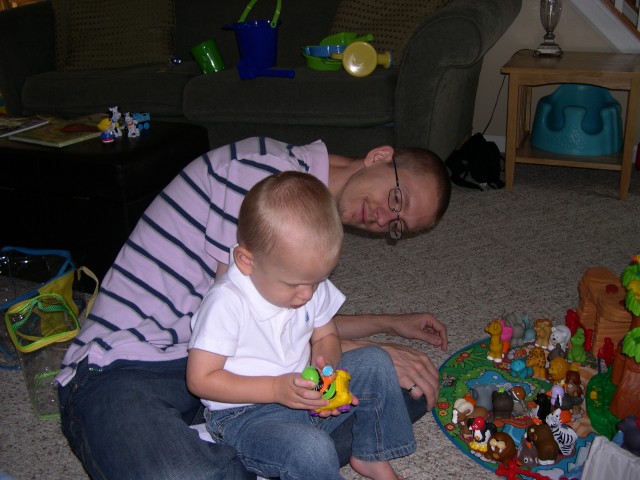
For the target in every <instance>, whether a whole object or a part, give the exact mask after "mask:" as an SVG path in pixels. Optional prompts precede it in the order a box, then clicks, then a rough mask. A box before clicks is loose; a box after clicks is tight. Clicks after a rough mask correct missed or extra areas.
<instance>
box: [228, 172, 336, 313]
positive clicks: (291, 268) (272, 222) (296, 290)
mask: <svg viewBox="0 0 640 480" xmlns="http://www.w3.org/2000/svg"><path fill="white" fill-rule="evenodd" d="M342 239H343V230H342V224H341V222H340V217H339V215H338V210H337V208H336V204H335V201H334V199H333V197H332V196H331V193H330V192H329V190H328V189H327V187H326V186H325V185H324V184H323V183H322V182H321V181H320V180H318V179H317V178H315V177H313V176H312V175H309V174H306V173H301V172H281V173H278V174H275V175H271V176H269V177H267V178H265V179H264V180H262V181H260V182H259V183H257V184H256V185H255V186H254V187H253V188H252V189H251V190H250V191H249V193H248V194H247V196H246V197H245V199H244V201H243V203H242V207H241V208H240V215H239V217H238V244H239V246H238V248H236V249H235V250H234V259H235V261H236V264H237V265H238V268H239V269H240V271H241V272H242V273H243V274H245V275H249V276H251V279H252V281H253V283H254V285H255V286H256V288H257V289H258V291H259V292H260V294H261V295H262V296H263V297H264V298H265V299H266V300H268V301H269V302H271V303H273V304H274V305H278V306H282V307H299V306H301V305H304V304H305V303H306V302H307V301H309V299H310V298H311V295H312V294H313V292H314V291H315V289H316V287H317V286H318V284H319V283H320V282H321V281H322V280H324V279H326V278H327V277H328V276H329V274H330V273H331V272H332V271H333V269H334V268H335V266H336V265H337V263H338V259H339V257H340V251H341V248H342Z"/></svg>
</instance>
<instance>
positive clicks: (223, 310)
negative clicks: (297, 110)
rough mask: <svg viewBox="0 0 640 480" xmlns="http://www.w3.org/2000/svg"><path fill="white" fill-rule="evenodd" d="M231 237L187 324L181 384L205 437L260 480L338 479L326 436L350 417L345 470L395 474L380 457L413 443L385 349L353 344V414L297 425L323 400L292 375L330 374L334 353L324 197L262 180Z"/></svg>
mask: <svg viewBox="0 0 640 480" xmlns="http://www.w3.org/2000/svg"><path fill="white" fill-rule="evenodd" d="M237 238H238V244H237V245H236V246H234V247H232V249H231V256H230V265H229V268H228V270H227V271H226V272H225V273H224V274H223V275H221V278H217V279H216V282H215V284H214V285H213V287H212V288H211V290H210V291H209V292H208V293H207V294H206V295H205V297H204V299H203V301H202V305H201V306H200V308H199V309H198V310H197V311H196V312H195V314H194V316H193V318H192V321H191V325H192V328H193V334H192V337H191V341H190V342H189V356H188V361H187V387H188V388H189V390H190V391H191V392H192V393H193V394H194V395H197V396H199V397H200V398H201V399H202V403H203V405H204V406H205V407H206V411H205V415H204V416H205V419H206V421H207V422H206V427H207V430H208V432H209V433H210V434H211V436H212V437H213V439H214V440H215V442H216V443H219V444H225V445H228V446H230V447H233V448H235V449H236V450H237V451H238V452H239V454H240V455H241V456H242V457H243V458H244V459H246V460H245V463H246V464H250V465H251V468H252V469H253V471H255V472H256V473H258V474H259V475H261V476H263V477H279V478H283V477H286V478H326V479H336V480H337V479H339V478H342V477H341V476H340V473H339V469H340V462H339V458H338V455H337V452H336V450H335V446H334V443H333V441H332V440H331V437H330V436H329V434H330V433H331V432H333V431H334V430H336V429H337V428H338V427H339V426H340V425H342V424H343V422H344V416H351V415H353V412H354V411H355V412H356V415H355V416H354V423H353V432H354V433H353V440H352V444H353V453H352V455H351V459H350V464H351V467H352V468H353V469H354V470H355V471H356V472H358V473H360V474H361V475H363V476H367V477H371V478H394V477H395V473H394V471H393V467H392V466H391V464H390V463H389V460H391V459H392V458H398V457H401V456H405V455H408V454H410V453H412V452H413V451H414V450H415V449H416V442H415V439H414V436H413V431H412V429H411V420H410V418H409V415H408V413H407V410H406V408H405V406H404V399H403V396H402V392H401V390H400V387H399V384H398V377H397V375H396V373H395V371H394V369H393V366H392V363H391V358H390V357H389V356H388V355H387V354H386V353H385V352H384V351H382V350H381V349H379V348H377V347H373V348H370V347H364V349H362V350H365V351H364V352H363V353H362V358H361V359H360V363H358V364H357V365H353V364H351V365H350V368H349V374H350V375H351V381H350V389H351V390H352V392H353V393H354V396H353V400H352V403H353V404H354V405H357V409H354V410H348V411H346V412H344V413H342V414H341V415H340V410H339V409H338V406H339V405H336V406H335V408H334V409H333V410H329V411H321V412H320V413H319V416H320V417H322V418H320V419H319V421H318V422H310V421H309V419H308V417H309V413H308V411H309V410H315V411H319V410H321V409H322V407H326V406H328V405H330V402H329V400H328V399H326V398H324V397H323V395H322V392H321V391H316V390H314V388H315V386H316V382H315V381H313V380H310V379H305V378H304V377H303V376H301V374H300V372H302V371H303V370H304V369H305V367H306V366H307V365H309V363H310V362H311V363H312V365H313V366H314V367H315V368H317V369H320V370H324V368H325V367H326V366H327V365H336V366H339V364H340V362H341V360H342V357H343V355H342V349H341V347H340V337H339V335H338V329H337V327H336V325H335V322H334V320H333V317H334V316H335V315H336V313H337V312H338V310H339V309H340V307H341V305H342V303H343V302H344V295H342V294H341V293H340V292H339V291H338V290H337V289H336V288H335V286H333V284H332V283H331V282H330V281H329V280H328V277H329V275H330V273H331V272H332V271H333V269H334V268H335V266H336V265H337V263H338V259H339V258H340V252H341V248H342V239H343V227H342V223H341V222H340V217H339V213H338V210H337V208H336V205H335V201H334V200H333V197H332V196H331V193H330V192H329V189H328V188H327V187H326V186H325V185H324V184H323V183H322V182H321V181H320V180H318V179H317V178H315V177H313V176H312V175H309V174H307V173H302V172H281V173H278V174H275V175H271V176H269V177H267V178H265V179H264V180H262V181H260V182H258V183H257V184H256V185H255V186H254V187H253V188H252V189H251V190H250V191H249V193H248V194H247V196H246V197H245V199H244V201H243V203H242V206H241V208H240V214H239V216H238V231H237ZM359 350H361V349H357V350H356V351H359ZM347 353H349V352H347ZM347 353H345V356H346V355H347ZM385 357H386V358H387V359H386V360H382V359H383V358H385ZM332 373H333V372H332V371H327V372H326V374H325V375H326V376H327V377H329V378H330V377H331V374H332ZM374 392H375V393H374ZM267 444H269V445H273V447H272V448H267V449H265V445H267ZM309 445H313V451H314V454H313V455H309ZM374 459H375V460H374Z"/></svg>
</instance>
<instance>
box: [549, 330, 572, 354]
mask: <svg viewBox="0 0 640 480" xmlns="http://www.w3.org/2000/svg"><path fill="white" fill-rule="evenodd" d="M570 339H571V330H569V327H567V326H566V325H558V326H554V327H551V336H550V337H549V341H550V342H551V345H552V346H554V347H555V346H556V345H560V348H561V349H562V350H563V351H566V350H567V345H569V340H570Z"/></svg>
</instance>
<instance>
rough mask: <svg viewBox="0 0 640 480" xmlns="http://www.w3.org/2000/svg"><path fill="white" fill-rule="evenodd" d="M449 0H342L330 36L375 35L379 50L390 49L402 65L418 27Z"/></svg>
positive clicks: (376, 45)
mask: <svg viewBox="0 0 640 480" xmlns="http://www.w3.org/2000/svg"><path fill="white" fill-rule="evenodd" d="M449 1H450V0H341V2H340V4H339V5H338V11H337V12H336V16H335V18H334V19H333V24H332V26H331V31H330V34H331V35H333V34H336V33H340V32H356V33H357V34H358V35H366V34H369V33H371V34H373V37H374V38H373V42H372V44H373V45H374V46H375V47H376V50H378V51H386V50H391V52H392V54H393V62H394V64H395V65H399V64H400V63H401V62H402V54H403V53H404V49H405V47H406V45H407V42H408V41H409V39H410V38H411V35H413V32H414V31H415V30H416V28H418V26H419V25H420V24H421V23H422V22H424V21H425V20H426V19H427V18H429V17H430V16H431V15H433V14H434V13H435V12H437V11H438V10H440V9H441V8H442V7H444V6H445V5H446V4H447V3H449Z"/></svg>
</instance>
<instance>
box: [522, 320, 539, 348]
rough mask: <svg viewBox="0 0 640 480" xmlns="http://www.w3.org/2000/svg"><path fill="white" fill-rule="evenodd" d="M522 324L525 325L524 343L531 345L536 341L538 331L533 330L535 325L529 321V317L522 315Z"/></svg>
mask: <svg viewBox="0 0 640 480" xmlns="http://www.w3.org/2000/svg"><path fill="white" fill-rule="evenodd" d="M521 318H522V323H523V324H524V342H525V343H530V342H533V341H534V340H535V339H536V331H535V330H534V329H533V324H532V323H531V320H529V315H526V314H525V315H522V317H521Z"/></svg>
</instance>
